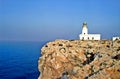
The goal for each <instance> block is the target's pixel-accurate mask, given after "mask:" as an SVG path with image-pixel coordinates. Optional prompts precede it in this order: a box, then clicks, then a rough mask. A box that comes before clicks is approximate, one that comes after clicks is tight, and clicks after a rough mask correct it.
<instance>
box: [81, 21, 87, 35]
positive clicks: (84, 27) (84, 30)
mask: <svg viewBox="0 0 120 79" xmlns="http://www.w3.org/2000/svg"><path fill="white" fill-rule="evenodd" d="M82 34H83V35H87V34H88V27H87V23H86V22H84V23H83V26H82Z"/></svg>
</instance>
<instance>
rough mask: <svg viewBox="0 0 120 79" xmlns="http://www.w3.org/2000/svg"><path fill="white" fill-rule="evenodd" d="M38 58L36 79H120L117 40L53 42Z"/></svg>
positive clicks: (119, 46) (46, 46) (42, 50)
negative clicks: (38, 72)
mask: <svg viewBox="0 0 120 79" xmlns="http://www.w3.org/2000/svg"><path fill="white" fill-rule="evenodd" d="M41 54H42V56H41V57H40V58H39V61H38V69H39V71H40V76H39V78H38V79H120V40H116V41H111V40H99V41H97V40H84V41H83V40H55V41H53V42H49V43H47V44H46V45H45V46H43V48H42V49H41Z"/></svg>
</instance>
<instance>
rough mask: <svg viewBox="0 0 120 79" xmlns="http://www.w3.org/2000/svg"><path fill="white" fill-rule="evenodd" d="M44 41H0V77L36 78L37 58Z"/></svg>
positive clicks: (37, 74) (0, 78)
mask: <svg viewBox="0 0 120 79" xmlns="http://www.w3.org/2000/svg"><path fill="white" fill-rule="evenodd" d="M45 43H46V42H23V41H22V42H16V41H9V42H8V41H0V79H37V78H38V76H39V75H40V72H39V71H38V59H39V57H40V56H41V48H42V46H43V45H44V44H45Z"/></svg>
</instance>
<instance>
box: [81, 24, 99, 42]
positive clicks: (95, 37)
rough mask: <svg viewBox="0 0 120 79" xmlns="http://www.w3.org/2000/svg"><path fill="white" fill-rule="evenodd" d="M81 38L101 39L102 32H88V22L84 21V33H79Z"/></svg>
mask: <svg viewBox="0 0 120 79" xmlns="http://www.w3.org/2000/svg"><path fill="white" fill-rule="evenodd" d="M79 38H80V40H100V39H101V35H100V34H88V26H87V23H86V22H84V23H83V26H82V33H81V34H80V35H79Z"/></svg>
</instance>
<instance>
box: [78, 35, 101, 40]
mask: <svg viewBox="0 0 120 79" xmlns="http://www.w3.org/2000/svg"><path fill="white" fill-rule="evenodd" d="M100 37H101V36H100V34H86V35H85V34H80V35H79V38H80V40H100V39H101V38H100Z"/></svg>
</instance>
